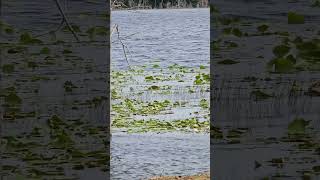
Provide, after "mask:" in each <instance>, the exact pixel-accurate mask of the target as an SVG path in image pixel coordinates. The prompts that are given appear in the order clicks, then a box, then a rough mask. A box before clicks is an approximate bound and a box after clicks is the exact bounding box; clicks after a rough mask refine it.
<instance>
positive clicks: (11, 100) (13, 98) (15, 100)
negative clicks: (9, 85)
mask: <svg viewBox="0 0 320 180" xmlns="http://www.w3.org/2000/svg"><path fill="white" fill-rule="evenodd" d="M4 101H5V103H6V104H9V105H20V104H21V103H22V99H21V98H20V97H19V96H18V95H17V94H16V93H15V92H10V93H9V94H8V95H6V96H5V98H4Z"/></svg>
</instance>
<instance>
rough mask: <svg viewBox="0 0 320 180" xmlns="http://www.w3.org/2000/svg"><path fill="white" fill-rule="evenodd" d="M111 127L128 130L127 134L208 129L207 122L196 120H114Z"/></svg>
mask: <svg viewBox="0 0 320 180" xmlns="http://www.w3.org/2000/svg"><path fill="white" fill-rule="evenodd" d="M112 126H113V127H117V128H128V132H149V131H190V130H193V131H197V132H200V131H202V132H203V131H207V130H208V128H209V122H208V121H202V122H201V121H199V120H198V119H196V118H191V119H184V120H174V121H161V120H155V119H150V120H134V121H127V120H122V119H116V120H114V121H113V123H112Z"/></svg>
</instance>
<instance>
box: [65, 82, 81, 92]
mask: <svg viewBox="0 0 320 180" xmlns="http://www.w3.org/2000/svg"><path fill="white" fill-rule="evenodd" d="M63 87H64V89H65V91H66V92H72V90H73V89H74V88H78V87H77V86H75V85H74V84H73V83H72V82H71V81H66V82H65V83H64V85H63Z"/></svg>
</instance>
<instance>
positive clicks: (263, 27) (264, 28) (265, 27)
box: [257, 24, 269, 33]
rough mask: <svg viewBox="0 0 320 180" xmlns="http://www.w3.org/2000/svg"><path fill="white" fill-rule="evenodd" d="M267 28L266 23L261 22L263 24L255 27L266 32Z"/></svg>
mask: <svg viewBox="0 0 320 180" xmlns="http://www.w3.org/2000/svg"><path fill="white" fill-rule="evenodd" d="M268 28H269V26H268V25H265V24H263V25H260V26H258V27H257V30H258V31H259V32H262V33H264V32H266V31H267V30H268Z"/></svg>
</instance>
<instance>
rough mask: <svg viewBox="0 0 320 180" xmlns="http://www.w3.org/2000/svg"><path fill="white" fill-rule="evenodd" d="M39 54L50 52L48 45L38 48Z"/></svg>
mask: <svg viewBox="0 0 320 180" xmlns="http://www.w3.org/2000/svg"><path fill="white" fill-rule="evenodd" d="M40 54H50V49H49V48H48V47H43V48H42V49H41V50H40Z"/></svg>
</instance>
